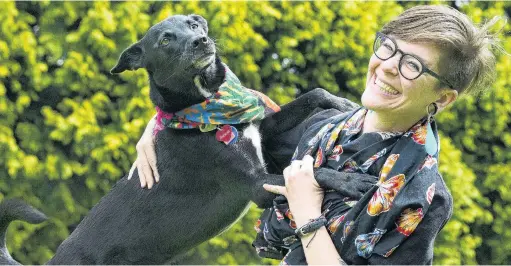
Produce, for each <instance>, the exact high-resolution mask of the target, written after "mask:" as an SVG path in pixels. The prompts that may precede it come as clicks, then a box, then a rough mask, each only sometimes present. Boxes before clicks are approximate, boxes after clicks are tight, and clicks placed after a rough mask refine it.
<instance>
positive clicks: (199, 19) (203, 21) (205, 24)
mask: <svg viewBox="0 0 511 266" xmlns="http://www.w3.org/2000/svg"><path fill="white" fill-rule="evenodd" d="M190 17H191V18H192V19H193V20H195V21H197V22H199V23H200V24H201V26H202V28H203V29H204V31H205V32H206V35H207V34H208V22H207V21H206V19H205V18H203V17H201V16H199V15H194V14H192V15H190Z"/></svg>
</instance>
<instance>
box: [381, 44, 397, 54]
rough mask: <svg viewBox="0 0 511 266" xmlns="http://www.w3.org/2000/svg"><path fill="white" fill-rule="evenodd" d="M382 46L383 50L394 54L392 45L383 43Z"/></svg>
mask: <svg viewBox="0 0 511 266" xmlns="http://www.w3.org/2000/svg"><path fill="white" fill-rule="evenodd" d="M382 46H383V47H385V49H387V50H389V51H391V52H394V47H393V46H392V45H390V44H388V43H384V44H383V45H382Z"/></svg>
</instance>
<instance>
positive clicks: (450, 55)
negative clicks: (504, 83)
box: [382, 5, 500, 93]
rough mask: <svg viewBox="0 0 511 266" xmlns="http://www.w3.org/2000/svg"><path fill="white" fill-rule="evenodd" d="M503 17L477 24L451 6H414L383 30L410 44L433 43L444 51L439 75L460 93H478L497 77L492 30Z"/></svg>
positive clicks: (494, 38)
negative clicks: (490, 29)
mask: <svg viewBox="0 0 511 266" xmlns="http://www.w3.org/2000/svg"><path fill="white" fill-rule="evenodd" d="M499 19H500V18H499V17H495V18H493V19H492V20H490V21H489V22H487V23H485V24H483V25H480V26H476V25H474V23H473V22H472V21H471V20H470V18H468V17H467V16H466V15H465V14H463V13H461V12H459V11H458V10H456V9H454V8H451V7H449V6H442V5H421V6H415V7H412V8H410V9H408V10H406V11H404V12H403V13H401V15H399V16H398V17H397V18H395V19H394V20H392V21H390V22H389V23H387V24H386V25H385V26H383V29H382V33H384V34H387V35H391V36H394V37H395V38H397V39H400V40H403V41H406V42H410V43H428V44H433V45H435V46H436V47H438V48H439V49H440V50H441V51H442V55H441V57H440V64H439V67H440V69H439V72H440V73H439V74H440V75H442V76H443V77H444V78H445V79H447V80H448V81H449V82H450V83H451V84H452V85H453V87H454V88H455V89H456V90H457V91H458V93H462V92H464V93H477V92H481V91H483V90H485V89H486V88H488V87H489V86H490V85H491V84H492V83H493V82H494V80H495V78H496V73H495V65H496V59H495V55H494V53H493V48H499V47H500V46H499V43H498V38H497V37H496V36H495V35H491V34H490V33H489V31H488V29H489V28H490V27H491V26H493V25H494V24H495V23H496V22H497V21H498V20H499Z"/></svg>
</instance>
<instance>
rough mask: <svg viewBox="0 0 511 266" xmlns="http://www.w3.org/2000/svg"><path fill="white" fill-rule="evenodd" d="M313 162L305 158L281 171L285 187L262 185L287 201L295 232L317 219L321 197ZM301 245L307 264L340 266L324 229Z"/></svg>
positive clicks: (340, 261)
mask: <svg viewBox="0 0 511 266" xmlns="http://www.w3.org/2000/svg"><path fill="white" fill-rule="evenodd" d="M313 162H314V159H313V158H312V157H311V156H309V155H307V156H305V157H304V158H303V161H299V160H295V161H293V162H292V163H291V165H290V166H288V167H287V168H286V169H284V179H285V183H286V186H285V187H283V186H274V185H267V184H265V185H264V188H265V189H266V190H268V191H270V192H273V193H276V194H281V195H284V196H285V197H286V198H287V201H288V203H289V208H290V210H291V213H292V214H293V217H294V220H295V223H296V226H297V228H300V227H301V226H303V225H305V224H307V223H308V222H309V221H310V220H311V219H314V218H318V217H319V216H320V215H321V204H322V203H323V196H324V193H323V190H322V189H321V188H320V186H319V185H318V183H317V182H316V180H315V179H314V171H313ZM301 241H302V245H303V249H304V253H305V257H306V259H307V263H308V264H330V265H335V264H337V265H339V264H341V265H342V264H344V262H343V261H342V260H341V257H340V256H339V253H338V252H337V250H336V249H335V246H334V243H333V242H332V239H331V238H330V235H329V234H328V232H327V230H326V228H325V227H324V226H323V227H321V228H320V229H318V230H317V231H316V232H313V233H310V234H308V235H306V236H304V237H302V239H301Z"/></svg>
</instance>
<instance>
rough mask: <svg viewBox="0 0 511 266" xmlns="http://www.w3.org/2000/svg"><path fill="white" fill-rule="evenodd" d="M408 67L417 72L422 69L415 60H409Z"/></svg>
mask: <svg viewBox="0 0 511 266" xmlns="http://www.w3.org/2000/svg"><path fill="white" fill-rule="evenodd" d="M408 68H409V69H411V70H413V71H416V72H419V70H420V67H419V66H418V65H417V64H416V63H415V62H408Z"/></svg>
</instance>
